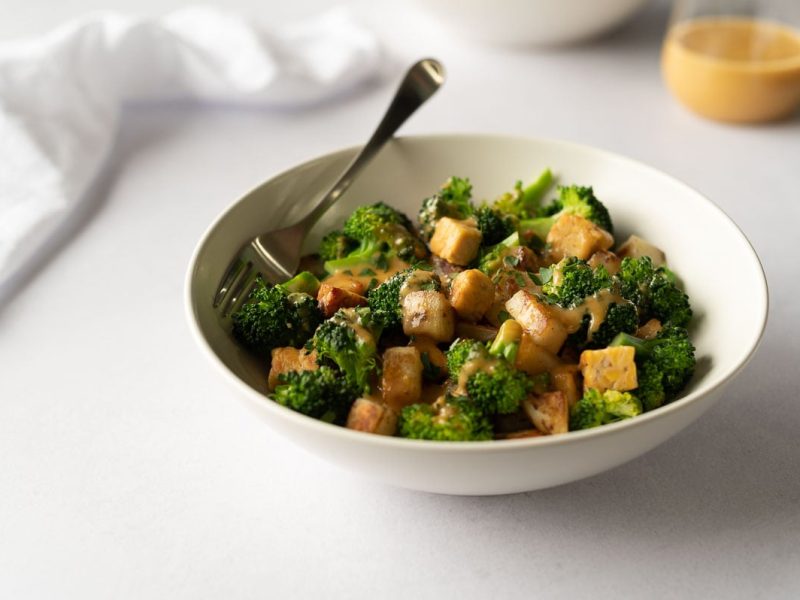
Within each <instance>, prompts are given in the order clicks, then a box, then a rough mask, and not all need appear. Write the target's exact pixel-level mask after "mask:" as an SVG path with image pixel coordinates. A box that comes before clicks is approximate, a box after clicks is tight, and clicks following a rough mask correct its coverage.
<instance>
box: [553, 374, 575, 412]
mask: <svg viewBox="0 0 800 600" xmlns="http://www.w3.org/2000/svg"><path fill="white" fill-rule="evenodd" d="M550 375H551V378H550V380H551V382H552V385H553V387H554V388H555V389H556V390H558V391H559V392H561V393H562V394H564V397H565V398H566V399H567V406H569V407H570V408H572V407H573V406H575V403H576V402H577V401H578V400H580V399H581V390H580V388H579V386H578V365H560V366H558V367H555V368H554V369H552V370H551V371H550Z"/></svg>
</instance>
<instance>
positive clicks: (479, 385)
mask: <svg viewBox="0 0 800 600" xmlns="http://www.w3.org/2000/svg"><path fill="white" fill-rule="evenodd" d="M472 361H479V364H478V366H479V368H477V369H476V370H475V372H474V373H471V374H470V375H469V377H468V378H467V381H466V389H465V390H462V392H463V391H466V394H467V397H468V398H469V399H470V400H472V402H474V403H475V404H476V405H477V406H478V407H479V408H480V409H481V410H482V411H483V412H484V413H485V414H487V415H493V414H497V413H500V414H508V413H512V412H514V411H515V410H517V409H518V408H519V406H520V402H522V401H523V400H524V399H525V396H527V394H528V392H530V391H531V389H532V383H531V381H530V379H529V378H528V376H527V375H525V373H523V372H521V371H518V370H517V369H515V368H514V367H513V366H511V364H509V362H508V361H507V360H505V359H503V358H499V357H494V356H492V355H491V354H489V351H488V350H487V348H486V346H485V345H484V344H482V343H480V342H478V341H475V340H456V341H455V342H454V343H453V345H452V346H451V347H450V350H448V351H447V369H448V371H449V372H450V377H451V378H452V379H453V381H459V378H460V376H461V371H462V369H464V368H465V365H466V364H468V363H470V362H472ZM459 383H461V382H459Z"/></svg>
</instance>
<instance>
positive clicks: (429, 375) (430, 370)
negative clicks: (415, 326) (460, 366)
mask: <svg viewBox="0 0 800 600" xmlns="http://www.w3.org/2000/svg"><path fill="white" fill-rule="evenodd" d="M408 345H409V346H411V347H412V348H416V349H417V351H418V352H419V358H420V360H421V361H422V375H423V378H424V379H427V380H428V381H441V380H442V379H444V378H445V376H446V375H447V358H446V357H445V355H444V352H442V351H441V350H440V349H439V347H438V346H437V345H436V342H434V341H433V340H432V339H431V338H429V337H426V336H424V335H418V336H416V337H415V338H414V339H413V340H411V342H410V343H409V344H408Z"/></svg>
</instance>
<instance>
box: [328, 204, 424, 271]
mask: <svg viewBox="0 0 800 600" xmlns="http://www.w3.org/2000/svg"><path fill="white" fill-rule="evenodd" d="M410 227H411V222H410V221H409V220H408V217H406V216H405V215H404V214H403V213H401V212H399V211H397V210H395V209H394V208H392V207H391V206H388V205H387V204H384V203H383V202H376V203H375V204H370V205H365V206H360V207H358V208H357V209H356V210H355V211H353V213H352V214H351V215H350V216H349V217H348V218H347V220H346V221H345V222H344V229H343V231H344V235H345V236H346V237H347V238H349V239H353V240H355V241H356V242H357V243H358V246H357V247H356V248H354V249H353V250H351V251H350V252H349V253H347V254H346V255H345V256H343V257H341V258H336V259H333V260H327V261H326V262H325V270H326V271H327V272H328V273H332V272H334V271H336V270H340V269H348V268H351V267H354V266H357V265H361V264H364V263H371V264H374V265H375V266H376V267H378V268H386V267H387V266H388V262H389V259H390V258H392V257H393V256H397V257H398V258H400V259H402V260H405V261H412V260H416V259H420V258H423V257H424V256H425V255H426V254H427V249H426V248H425V244H423V243H422V241H420V240H419V239H418V238H417V236H416V235H414V234H413V233H412V232H411V230H410Z"/></svg>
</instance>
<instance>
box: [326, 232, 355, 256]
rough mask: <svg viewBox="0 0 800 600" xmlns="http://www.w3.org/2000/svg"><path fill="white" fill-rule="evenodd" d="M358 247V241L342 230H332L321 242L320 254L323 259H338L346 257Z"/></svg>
mask: <svg viewBox="0 0 800 600" xmlns="http://www.w3.org/2000/svg"><path fill="white" fill-rule="evenodd" d="M356 248H358V242H357V241H356V240H354V239H353V238H351V237H348V236H346V235H345V234H344V232H342V231H338V230H336V231H331V232H330V233H328V234H327V235H326V236H325V237H323V238H322V241H321V242H320V244H319V256H320V258H321V259H322V260H324V261H328V260H336V259H338V258H344V257H345V256H347V255H348V254H350V253H351V252H352V251H353V250H355V249H356Z"/></svg>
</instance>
